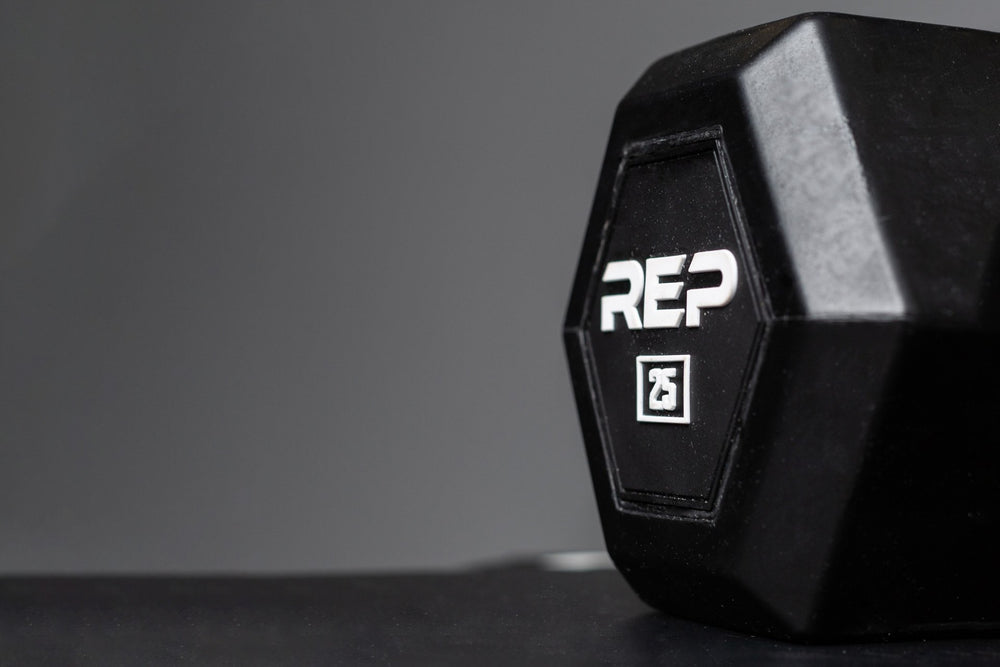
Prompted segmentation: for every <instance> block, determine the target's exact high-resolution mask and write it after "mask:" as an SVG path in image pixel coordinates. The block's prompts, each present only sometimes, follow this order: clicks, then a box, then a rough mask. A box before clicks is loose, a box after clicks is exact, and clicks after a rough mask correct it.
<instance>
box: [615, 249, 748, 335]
mask: <svg viewBox="0 0 1000 667" xmlns="http://www.w3.org/2000/svg"><path fill="white" fill-rule="evenodd" d="M686 259H687V255H670V256H667V257H650V258H649V259H647V260H646V266H645V269H643V265H642V264H640V263H639V262H638V261H636V260H634V259H626V260H623V261H619V262H608V265H607V266H606V267H604V275H603V276H602V277H601V280H602V281H604V282H606V283H610V282H617V281H620V280H627V281H628V292H626V293H625V294H608V295H606V296H603V297H601V331H614V330H615V313H619V314H620V315H622V316H623V317H624V318H625V326H627V327H628V328H629V329H676V328H678V327H680V326H681V322H682V321H683V322H684V324H685V325H686V326H689V327H700V326H701V311H702V310H703V309H705V308H721V307H723V306H725V305H727V304H728V303H729V302H730V301H732V300H733V296H734V295H735V294H736V286H737V284H738V282H739V269H738V268H737V264H736V257H735V256H734V255H733V253H731V252H730V251H728V250H706V251H705V252H696V253H695V254H694V255H693V256H692V257H691V263H690V265H688V267H687V273H688V274H692V273H716V272H717V273H719V274H720V276H721V277H720V279H719V284H718V285H716V286H714V287H699V288H697V289H689V290H688V291H687V294H686V295H685V299H684V304H683V305H684V308H660V306H659V302H660V301H676V302H677V303H678V305H680V295H681V291H682V290H683V289H684V282H683V281H680V280H670V281H666V282H663V281H661V280H660V278H663V277H669V276H679V275H681V271H682V270H683V269H684V260H686ZM640 301H642V317H640V316H639V302H640ZM685 311H686V315H685Z"/></svg>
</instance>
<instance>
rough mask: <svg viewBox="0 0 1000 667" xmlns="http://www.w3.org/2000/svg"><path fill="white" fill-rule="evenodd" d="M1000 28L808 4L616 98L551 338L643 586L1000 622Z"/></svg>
mask: <svg viewBox="0 0 1000 667" xmlns="http://www.w3.org/2000/svg"><path fill="white" fill-rule="evenodd" d="M998 225H1000V36H998V35H995V34H992V33H986V32H980V31H974V30H962V29H955V28H947V27H940V26H931V25H923V24H916V23H904V22H896V21H886V20H877V19H868V18H857V17H851V16H842V15H826V14H818V15H805V16H800V17H794V18H791V19H788V20H785V21H779V22H776V23H771V24H767V25H764V26H760V27H757V28H753V29H750V30H747V31H744V32H741V33H737V34H734V35H730V36H728V37H723V38H721V39H718V40H715V41H712V42H709V43H707V44H704V45H702V46H698V47H695V48H692V49H689V50H687V51H684V52H681V53H679V54H677V55H674V56H671V57H668V58H665V59H663V60H661V61H659V62H657V63H656V64H654V65H653V66H652V67H651V68H650V69H649V71H647V72H646V73H645V74H644V75H643V76H642V78H641V79H640V80H639V82H638V83H637V84H636V85H635V87H634V88H633V89H632V90H631V91H630V92H629V93H628V95H627V96H626V97H625V98H624V100H623V101H622V102H621V104H620V106H619V108H618V111H617V115H616V117H615V122H614V127H613V130H612V133H611V139H610V142H609V145H608V150H607V155H606V158H605V160H604V166H603V170H602V172H601V178H600V182H599V184H598V188H597V195H596V198H595V201H594V208H593V213H592V215H591V218H590V225H589V227H588V230H587V234H586V239H585V242H584V246H583V253H582V257H581V260H580V266H579V270H578V272H577V276H576V281H575V285H574V288H573V293H572V297H571V300H570V306H569V310H568V314H567V317H566V328H565V339H566V347H567V353H568V356H569V361H570V368H571V372H572V376H573V381H574V387H575V391H576V398H577V403H578V407H579V412H580V419H581V423H582V426H583V432H584V436H585V440H586V445H587V452H588V457H589V461H590V466H591V471H592V475H593V484H594V487H595V489H596V494H597V499H598V506H599V509H600V513H601V519H602V523H603V527H604V532H605V537H606V541H607V544H608V548H609V551H610V552H611V555H612V557H613V558H614V560H615V563H616V564H617V565H618V567H619V569H620V570H621V571H622V573H623V574H624V576H625V577H626V578H627V579H628V581H629V583H630V584H631V585H632V587H633V588H634V589H635V590H636V591H637V592H638V594H639V595H640V596H642V598H643V599H645V600H646V601H647V602H649V603H650V604H652V605H654V606H656V607H659V608H661V609H664V610H667V611H669V612H672V613H675V614H679V615H682V616H686V617H690V618H695V619H700V620H704V621H707V622H712V623H716V624H720V625H724V626H728V627H731V628H736V629H740V630H745V631H751V632H755V633H764V634H770V635H773V636H779V637H786V638H793V639H806V640H817V639H830V638H841V639H842V638H847V637H858V636H888V635H895V634H902V635H907V634H911V635H912V634H924V633H935V632H960V633H962V632H972V631H981V630H989V629H997V628H1000V603H998V602H997V599H998V596H1000V548H998V546H997V545H998V543H1000V539H998V537H1000V389H998V387H1000V335H998V331H1000V328H998V324H1000V316H998V313H1000V308H998V306H1000V285H998V284H997V282H996V281H997V277H998V272H1000V264H998V262H1000V253H998V250H1000V248H998V231H1000V230H998Z"/></svg>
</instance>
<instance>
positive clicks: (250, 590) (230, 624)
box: [0, 565, 1000, 665]
mask: <svg viewBox="0 0 1000 667" xmlns="http://www.w3.org/2000/svg"><path fill="white" fill-rule="evenodd" d="M470 663H474V664H479V665H482V664H516V665H522V664H539V665H542V664H544V665H551V664H571V665H580V664H616V665H618V664H622V665H631V664H636V665H661V664H662V665H698V664H810V665H812V664H826V663H837V664H852V665H857V664H906V665H913V664H927V665H941V664H963V665H966V664H998V663H1000V639H948V640H934V641H907V642H882V643H873V644H852V645H837V646H801V645H795V644H786V643H782V642H775V641H771V640H768V639H762V638H755V637H749V636H746V635H741V634H737V633H734V632H729V631H726V630H720V629H717V628H712V627H708V626H705V625H702V624H699V623H693V622H690V621H685V620H682V619H678V618H673V617H671V616H668V615H665V614H661V613H657V612H654V611H652V610H651V609H650V608H648V607H646V606H645V605H644V604H643V603H642V602H640V601H639V600H638V599H637V598H636V597H635V595H634V594H633V593H632V592H631V591H630V590H629V588H628V587H627V586H626V584H625V583H624V581H623V580H622V579H621V577H620V576H619V575H618V574H617V573H616V572H614V571H610V570H602V571H591V572H551V571H545V570H543V569H540V568H537V567H531V566H527V565H520V566H516V565H512V566H504V567H494V568H484V569H477V570H469V571H462V572H455V573H446V574H390V575H366V576H325V577H312V576H310V577H30V578H25V577H7V578H4V579H0V664H2V665H8V664H10V665H160V664H165V665H176V664H197V665H276V664H277V665H285V664H293V665H330V664H333V665H340V664H343V665H367V664H431V665H440V664H470Z"/></svg>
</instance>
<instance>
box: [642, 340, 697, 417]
mask: <svg viewBox="0 0 1000 667" xmlns="http://www.w3.org/2000/svg"><path fill="white" fill-rule="evenodd" d="M635 386H636V396H635V418H636V419H637V420H638V421H641V422H666V423H670V424H690V423H691V355H689V354H673V355H659V356H657V355H640V356H638V357H636V358H635Z"/></svg>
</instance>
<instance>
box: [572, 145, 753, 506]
mask: <svg viewBox="0 0 1000 667" xmlns="http://www.w3.org/2000/svg"><path fill="white" fill-rule="evenodd" d="M749 248H750V245H749V243H747V240H746V231H745V229H744V226H743V224H742V220H741V213H740V206H739V202H738V199H737V197H736V193H735V189H734V187H733V181H732V177H731V173H730V169H729V166H728V158H727V156H726V151H725V147H724V144H723V141H722V130H721V128H718V127H713V128H708V129H705V130H702V131H699V132H694V133H684V134H680V135H672V136H669V137H665V138H659V139H655V140H649V141H643V142H639V143H634V144H631V145H629V146H628V147H627V149H626V150H625V153H624V155H623V157H622V161H621V163H620V166H619V169H618V174H617V181H616V184H615V188H614V195H613V197H612V203H611V208H610V211H609V213H608V215H607V218H606V222H605V224H604V227H603V229H602V239H601V244H600V251H599V254H598V261H597V263H596V264H595V267H594V273H593V274H592V276H591V279H590V281H589V287H588V292H587V297H586V301H585V306H584V314H583V321H582V322H581V330H582V332H583V336H582V337H581V339H580V340H581V342H582V344H583V345H584V347H585V350H584V355H583V356H584V359H585V363H586V365H587V369H586V371H587V377H588V381H589V383H590V388H591V396H592V397H593V400H594V401H595V403H596V405H595V411H596V412H597V416H598V421H599V423H600V431H601V439H602V445H603V449H604V454H605V456H606V458H607V461H608V464H609V465H608V468H609V470H611V471H612V474H613V477H614V485H615V493H616V497H617V500H618V503H619V505H620V506H621V507H622V508H623V509H631V510H636V511H655V512H657V513H662V512H664V511H667V512H671V513H675V514H681V515H684V516H688V517H692V518H704V517H705V516H706V513H711V511H712V510H713V508H714V507H715V504H716V501H717V498H718V496H719V492H720V488H721V483H720V482H721V480H722V479H723V477H724V473H725V470H726V467H727V462H728V460H729V457H730V453H731V451H732V448H733V446H734V444H735V442H736V440H737V439H738V436H739V430H740V425H741V422H742V414H743V406H744V405H745V404H746V401H747V399H748V397H749V394H750V391H751V389H752V387H751V384H752V379H753V375H754V369H755V365H756V361H757V357H758V348H759V347H760V345H761V339H762V337H763V334H764V328H765V326H766V324H765V323H766V321H767V319H768V315H767V305H766V299H765V298H764V296H763V291H762V289H761V287H760V285H759V283H758V275H759V272H758V271H757V269H756V265H755V263H754V261H753V256H752V252H750V250H749ZM609 267H610V268H609Z"/></svg>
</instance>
